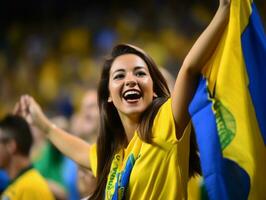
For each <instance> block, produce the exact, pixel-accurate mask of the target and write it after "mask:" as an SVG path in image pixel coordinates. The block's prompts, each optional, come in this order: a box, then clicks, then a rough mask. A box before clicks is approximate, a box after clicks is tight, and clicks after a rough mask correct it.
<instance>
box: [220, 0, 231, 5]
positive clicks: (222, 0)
mask: <svg viewBox="0 0 266 200" xmlns="http://www.w3.org/2000/svg"><path fill="white" fill-rule="evenodd" d="M219 4H220V6H229V5H230V0H220V1H219Z"/></svg>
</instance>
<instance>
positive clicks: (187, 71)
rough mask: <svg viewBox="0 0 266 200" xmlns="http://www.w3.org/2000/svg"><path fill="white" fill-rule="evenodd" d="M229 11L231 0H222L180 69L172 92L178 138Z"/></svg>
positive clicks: (225, 23)
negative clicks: (202, 72) (200, 77)
mask: <svg viewBox="0 0 266 200" xmlns="http://www.w3.org/2000/svg"><path fill="white" fill-rule="evenodd" d="M229 13H230V0H220V4H219V8H218V10H217V12H216V14H215V16H214V17H213V19H212V21H211V23H210V24H209V25H208V27H207V28H206V29H205V30H204V32H203V33H202V34H201V35H200V37H199V38H198V39H197V41H196V42H195V44H194V45H193V47H192V48H191V50H190V51H189V53H188V55H187V56H186V58H185V60H184V62H183V65H182V67H181V69H180V71H179V74H178V76H177V79H176V83H175V87H174V90H173V93H172V108H173V115H174V118H175V121H176V127H177V131H176V133H177V138H178V139H179V138H181V137H182V133H183V130H184V129H185V127H186V126H187V123H188V122H189V120H190V116H189V113H188V106H189V103H190V101H191V100H192V98H193V95H194V93H195V91H196V88H197V83H198V79H199V76H200V73H201V71H202V68H203V67H204V65H205V64H206V62H207V61H208V59H210V57H211V55H212V54H213V52H214V50H215V48H216V47H217V45H218V42H219V41H220V39H221V36H222V34H223V32H224V29H225V27H226V25H227V24H228V20H229Z"/></svg>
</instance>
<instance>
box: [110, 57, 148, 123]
mask: <svg viewBox="0 0 266 200" xmlns="http://www.w3.org/2000/svg"><path fill="white" fill-rule="evenodd" d="M109 93H110V96H109V98H108V101H109V102H113V104H114V106H115V107H116V109H117V110H118V113H119V115H120V117H121V116H127V117H137V119H139V117H140V115H141V113H142V112H143V111H145V109H146V108H147V107H148V106H149V105H150V103H151V102H152V100H153V81H152V78H151V76H150V72H149V69H148V67H147V65H146V63H145V62H144V60H142V59H141V58H140V57H139V56H137V55H135V54H124V55H121V56H118V57H117V58H116V59H115V60H114V62H113V64H112V66H111V69H110V77H109Z"/></svg>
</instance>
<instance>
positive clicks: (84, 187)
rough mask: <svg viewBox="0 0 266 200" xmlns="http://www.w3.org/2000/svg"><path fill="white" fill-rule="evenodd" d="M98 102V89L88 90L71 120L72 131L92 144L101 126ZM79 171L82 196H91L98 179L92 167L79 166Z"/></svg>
mask: <svg viewBox="0 0 266 200" xmlns="http://www.w3.org/2000/svg"><path fill="white" fill-rule="evenodd" d="M97 103H98V102H97V91H96V90H95V89H90V90H87V91H86V92H85V94H84V96H83V98H82V100H81V105H80V110H79V111H78V112H77V113H76V114H75V115H74V116H73V118H72V121H71V132H72V133H73V134H74V135H77V136H78V137H80V138H82V139H83V140H85V141H87V142H89V143H91V144H92V143H95V142H96V138H97V133H98V127H99V110H98V104H97ZM77 172H78V189H79V193H80V196H81V197H86V196H89V195H90V194H91V193H92V192H93V191H94V189H95V185H96V179H95V178H94V176H93V174H92V171H91V169H86V168H83V167H79V168H78V171H77Z"/></svg>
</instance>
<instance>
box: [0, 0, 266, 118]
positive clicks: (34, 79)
mask: <svg viewBox="0 0 266 200" xmlns="http://www.w3.org/2000/svg"><path fill="white" fill-rule="evenodd" d="M217 3H218V1H217V2H216V1H211V0H206V1H200V0H193V1H179V0H177V1H162V0H154V1H151V0H147V1H132V2H131V1H130V2H129V1H126V2H124V1H120V0H113V1H110V0H109V1H97V3H96V2H91V1H66V2H65V1H64V2H63V1H59V0H56V1H49V0H47V1H45V0H41V1H30V0H29V1H23V2H21V1H15V0H13V1H1V3H0V13H1V14H0V15H1V16H0V18H1V24H0V25H1V34H0V85H1V89H0V116H3V115H4V114H5V113H6V112H8V111H10V109H12V107H13V105H14V102H16V101H17V100H18V98H19V96H20V95H21V94H25V93H28V94H31V95H33V96H34V97H35V98H36V99H37V100H38V102H40V104H41V105H42V106H43V107H44V108H45V109H46V112H47V113H48V114H50V116H53V115H57V114H60V115H64V116H66V117H67V118H69V117H70V116H71V115H72V114H73V111H74V110H77V109H78V102H80V99H81V96H82V94H83V93H84V91H86V90H87V89H88V88H90V87H95V86H96V85H97V80H98V77H99V71H100V68H101V64H102V60H103V58H104V57H105V56H106V54H107V53H108V51H109V50H110V48H111V47H112V46H113V45H115V44H117V43H120V42H125V43H133V44H135V45H139V46H140V47H141V48H143V49H144V50H146V51H147V52H148V53H149V54H151V56H152V57H153V58H154V59H155V61H156V62H157V64H158V65H159V66H161V67H164V68H167V69H168V70H169V71H170V72H171V73H172V74H173V75H176V72H177V69H178V67H179V66H180V64H181V62H182V60H183V59H184V56H185V55H186V53H187V52H188V50H189V48H190V47H191V45H192V43H193V42H194V40H195V38H196V36H198V34H199V33H200V31H201V30H203V28H204V27H205V26H206V25H207V24H208V23H209V21H210V19H211V17H212V15H213V13H214V12H215V8H216V7H217ZM256 3H257V7H258V8H259V10H260V11H261V12H260V13H261V16H262V19H263V21H264V22H265V13H266V12H265V11H266V3H265V1H259V0H258V1H257V2H256ZM263 11H264V12H263Z"/></svg>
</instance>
